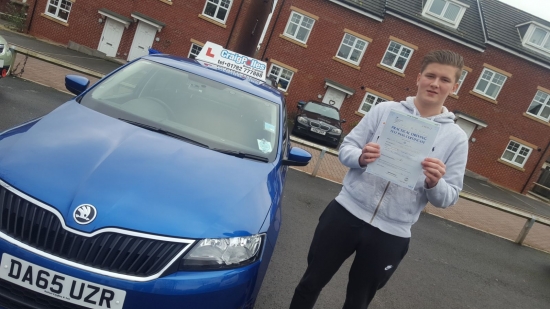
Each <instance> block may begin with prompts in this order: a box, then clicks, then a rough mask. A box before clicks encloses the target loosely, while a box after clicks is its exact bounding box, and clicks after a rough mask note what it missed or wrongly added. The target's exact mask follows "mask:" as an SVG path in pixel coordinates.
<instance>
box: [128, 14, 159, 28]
mask: <svg viewBox="0 0 550 309" xmlns="http://www.w3.org/2000/svg"><path fill="white" fill-rule="evenodd" d="M131 16H132V18H133V19H137V20H139V21H142V22H144V23H146V24H148V25H151V26H153V27H155V28H157V31H158V32H160V30H162V26H161V25H157V24H155V23H154V22H151V21H149V20H147V19H145V18H142V17H139V16H137V15H134V14H132V15H131Z"/></svg>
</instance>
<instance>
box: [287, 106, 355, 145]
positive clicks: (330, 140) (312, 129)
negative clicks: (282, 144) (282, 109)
mask: <svg viewBox="0 0 550 309" xmlns="http://www.w3.org/2000/svg"><path fill="white" fill-rule="evenodd" d="M344 122H346V121H345V120H340V111H339V110H338V109H337V108H336V107H334V106H332V105H328V104H326V103H323V102H317V101H309V102H307V103H306V102H303V101H300V102H298V115H297V116H296V119H295V120H294V127H293V128H292V134H294V135H300V136H307V137H311V138H313V139H315V140H317V141H323V142H326V143H327V144H328V145H329V146H330V147H333V148H336V147H337V146H338V144H339V143H340V137H341V136H342V123H344Z"/></svg>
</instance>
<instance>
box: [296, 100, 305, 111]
mask: <svg viewBox="0 0 550 309" xmlns="http://www.w3.org/2000/svg"><path fill="white" fill-rule="evenodd" d="M304 105H306V102H304V101H298V108H299V109H302V108H304Z"/></svg>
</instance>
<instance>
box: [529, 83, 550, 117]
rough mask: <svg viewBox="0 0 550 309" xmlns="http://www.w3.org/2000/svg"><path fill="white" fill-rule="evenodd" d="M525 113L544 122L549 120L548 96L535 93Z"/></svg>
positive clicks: (549, 95)
mask: <svg viewBox="0 0 550 309" xmlns="http://www.w3.org/2000/svg"><path fill="white" fill-rule="evenodd" d="M527 113H528V114H531V115H533V116H535V117H538V118H540V119H543V120H545V121H549V120H550V94H548V93H546V92H543V91H540V90H539V91H537V94H536V95H535V98H534V99H533V101H532V102H531V105H530V106H529V108H528V109H527Z"/></svg>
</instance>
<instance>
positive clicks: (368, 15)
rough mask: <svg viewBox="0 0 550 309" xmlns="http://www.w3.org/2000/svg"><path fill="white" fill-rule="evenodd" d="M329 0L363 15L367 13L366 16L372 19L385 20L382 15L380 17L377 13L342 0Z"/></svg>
mask: <svg viewBox="0 0 550 309" xmlns="http://www.w3.org/2000/svg"><path fill="white" fill-rule="evenodd" d="M328 1H330V2H333V3H336V4H338V5H340V6H343V7H345V8H346V9H349V10H352V11H354V12H357V13H359V14H361V15H365V16H367V17H370V18H372V19H374V20H376V21H383V20H384V19H383V18H380V17H378V16H376V15H373V14H370V13H367V12H365V11H361V10H358V9H356V8H354V7H353V6H351V5H347V4H345V3H342V2H340V1H337V0H328Z"/></svg>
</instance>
